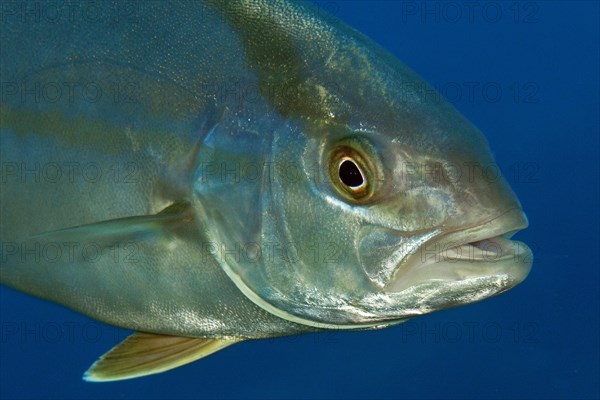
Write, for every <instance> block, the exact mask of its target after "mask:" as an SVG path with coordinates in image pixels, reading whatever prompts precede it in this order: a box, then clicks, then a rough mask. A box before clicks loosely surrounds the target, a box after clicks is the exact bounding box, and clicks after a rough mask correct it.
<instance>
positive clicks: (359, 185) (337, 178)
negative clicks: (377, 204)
mask: <svg viewBox="0 0 600 400" xmlns="http://www.w3.org/2000/svg"><path fill="white" fill-rule="evenodd" d="M368 147H369V146H367V145H366V144H361V143H359V142H358V141H356V140H350V141H349V140H346V141H344V142H342V143H338V145H337V146H334V147H333V148H332V149H331V150H330V153H329V161H328V164H329V166H328V168H329V176H330V182H331V184H332V186H333V187H334V188H335V189H336V191H337V193H338V194H339V195H340V197H342V198H343V199H344V200H346V201H348V202H350V203H359V204H364V203H366V202H368V201H369V200H371V199H372V197H373V195H374V194H375V191H376V186H377V185H376V183H377V181H378V180H379V179H380V178H381V176H380V175H381V173H380V172H381V168H378V163H377V162H376V161H377V160H376V157H375V155H374V152H373V150H372V149H367V148H368Z"/></svg>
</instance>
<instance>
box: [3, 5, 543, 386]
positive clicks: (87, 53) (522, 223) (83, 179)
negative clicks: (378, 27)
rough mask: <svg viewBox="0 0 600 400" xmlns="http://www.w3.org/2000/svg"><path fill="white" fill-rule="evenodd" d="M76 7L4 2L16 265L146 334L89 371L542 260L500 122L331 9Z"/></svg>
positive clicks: (156, 367) (62, 298) (85, 307)
mask: <svg viewBox="0 0 600 400" xmlns="http://www.w3.org/2000/svg"><path fill="white" fill-rule="evenodd" d="M38 6H39V7H45V5H44V4H43V3H42V4H41V5H40V4H38ZM54 7H55V8H53V13H44V12H43V11H44V10H41V11H40V10H38V11H40V12H39V13H38V14H35V15H34V14H31V13H29V14H27V13H25V12H24V11H23V9H22V8H20V7H18V3H14V5H7V6H6V7H5V8H4V9H3V22H2V25H1V27H0V33H1V36H0V37H1V39H0V40H1V41H2V47H1V57H0V73H1V76H2V82H1V88H0V89H1V92H0V100H1V107H0V156H1V176H0V178H1V182H0V184H1V191H0V211H1V214H0V236H1V238H2V240H1V242H2V243H1V246H0V282H1V283H2V285H5V286H8V287H11V288H14V289H17V290H20V291H23V292H26V293H29V294H31V295H33V296H37V297H40V298H42V299H46V300H48V301H51V302H55V303H58V304H61V305H64V306H66V307H68V308H70V309H72V310H75V311H77V312H80V313H82V314H85V315H87V316H89V317H91V318H94V319H96V320H98V321H102V322H104V323H107V324H110V325H114V326H117V327H121V328H125V329H130V330H133V331H135V332H134V333H133V334H131V336H129V337H128V338H126V339H125V340H124V341H123V342H122V343H120V344H118V345H117V346H115V347H114V348H113V349H111V350H109V351H108V352H107V353H106V354H104V355H103V356H101V357H100V358H99V359H98V360H97V361H96V362H95V363H94V364H93V365H92V366H91V367H90V368H89V370H88V371H87V372H86V373H85V375H84V379H85V380H87V381H95V382H103V381H115V380H123V379H130V378H135V377H140V376H147V375H151V374H156V373H159V372H163V371H167V370H170V369H173V368H175V367H178V366H181V365H184V364H187V363H190V362H193V361H195V360H199V359H201V358H203V357H206V356H208V355H210V354H213V353H215V352H217V351H220V350H222V349H224V348H226V347H229V346H231V345H233V344H236V343H239V342H241V341H248V340H253V339H264V338H273V337H279V336H286V335H295V334H302V333H309V332H326V331H331V330H340V329H347V330H365V329H380V328H385V327H390V326H394V325H397V324H400V323H402V322H405V321H406V320H408V319H410V318H413V317H417V316H420V315H424V314H427V313H431V312H435V311H438V310H443V309H447V308H451V307H458V306H462V305H466V304H470V303H473V302H477V301H480V300H483V299H486V298H489V297H492V296H494V295H497V294H499V293H503V292H505V291H507V290H509V289H511V288H513V287H515V286H516V285H518V284H519V283H521V282H522V281H523V280H524V279H525V278H526V277H527V275H528V273H529V271H530V269H531V265H532V252H531V250H530V249H529V247H527V245H525V244H524V243H522V242H519V241H516V240H512V239H511V238H512V236H513V235H514V234H515V233H516V232H518V231H520V230H522V229H525V228H526V227H527V225H528V221H527V217H526V216H525V213H524V211H523V209H522V207H521V204H520V203H519V201H518V199H517V197H516V195H515V193H514V192H513V191H512V189H511V188H510V186H509V184H508V183H507V181H506V179H505V178H504V177H503V176H502V174H501V172H500V170H499V168H498V166H497V165H496V163H495V161H494V158H493V156H492V153H491V150H490V148H489V144H488V142H487V140H486V138H485V136H484V135H483V134H482V133H481V132H480V131H479V130H478V129H477V128H476V127H475V126H474V125H473V124H472V123H470V122H469V121H468V120H467V119H466V118H465V117H464V116H462V115H461V114H460V112H459V111H458V110H456V109H455V108H454V106H453V105H451V104H450V103H449V102H447V101H446V100H444V99H443V98H442V97H441V96H438V95H436V91H435V90H434V89H433V88H432V87H431V86H430V85H429V84H428V83H427V82H426V81H425V80H423V79H422V78H421V77H420V76H419V75H417V74H416V73H415V72H413V71H412V70H411V69H410V68H409V67H408V66H406V65H405V64H403V63H402V62H400V61H399V60H397V59H396V58H395V57H394V56H393V55H391V54H390V53H388V52H387V51H386V50H385V49H383V48H382V47H380V46H378V45H377V44H375V43H374V42H372V41H371V40H370V39H369V38H367V37H366V36H365V35H363V34H361V33H360V32H357V31H356V30H354V29H353V28H351V27H349V26H348V25H346V24H345V23H343V22H342V21H340V20H338V19H336V18H335V17H333V16H331V15H329V14H327V13H325V12H323V11H322V10H321V9H320V8H317V7H316V6H314V5H311V4H308V3H303V2H295V1H278V2H272V1H268V0H231V1H217V0H206V1H198V0H196V1H172V2H162V1H158V2H153V1H148V2H134V3H131V4H130V3H124V2H117V1H115V2H112V1H110V2H103V3H101V4H96V3H94V4H93V5H92V3H88V2H84V1H81V2H80V1H74V2H70V3H68V5H67V4H65V5H63V6H57V5H54ZM90 7H93V10H92V9H90ZM432 94H433V95H432Z"/></svg>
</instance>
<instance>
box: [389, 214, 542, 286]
mask: <svg viewBox="0 0 600 400" xmlns="http://www.w3.org/2000/svg"><path fill="white" fill-rule="evenodd" d="M527 226H528V222H527V217H526V216H525V214H524V213H523V211H522V210H521V209H520V208H519V209H511V210H509V211H507V212H505V213H503V214H501V215H500V216H497V217H495V218H493V219H490V220H488V221H486V222H484V223H482V224H478V225H477V226H473V227H469V228H463V229H460V230H454V231H442V232H441V233H440V234H438V235H436V236H434V237H433V238H431V239H430V240H428V241H427V242H426V243H424V244H423V245H422V246H421V247H420V248H419V249H418V250H417V251H416V252H415V253H413V254H411V255H410V256H408V257H406V259H405V260H404V261H403V262H402V263H401V264H400V265H399V266H398V269H397V270H396V272H395V274H394V276H393V277H392V279H391V280H390V281H389V282H388V284H387V285H386V287H385V288H384V290H385V291H386V292H388V293H395V292H402V291H404V290H407V289H411V290H414V288H416V287H418V286H421V285H423V284H427V285H430V284H431V283H434V282H435V283H439V284H440V285H441V286H445V287H449V285H452V284H460V285H462V286H464V285H465V284H468V285H469V286H473V289H474V290H476V286H477V282H483V281H485V282H487V285H488V286H489V282H492V281H493V282H496V285H497V287H496V289H497V290H495V293H493V294H497V293H500V292H503V291H506V290H508V289H510V288H512V287H514V286H516V285H517V284H519V283H520V282H522V281H523V280H524V279H525V278H526V277H527V275H528V274H529V271H530V270H531V265H532V263H533V254H532V252H531V249H530V248H529V247H528V246H527V245H526V244H524V243H523V242H520V241H516V240H511V237H512V236H513V235H514V234H515V233H516V232H518V231H520V230H522V229H525V228H526V227H527ZM494 278H496V279H494Z"/></svg>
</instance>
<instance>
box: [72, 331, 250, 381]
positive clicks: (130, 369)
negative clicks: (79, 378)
mask: <svg viewBox="0 0 600 400" xmlns="http://www.w3.org/2000/svg"><path fill="white" fill-rule="evenodd" d="M239 341H241V339H209V338H188V337H179V336H167V335H156V334H151V333H143V332H136V333H134V334H132V335H130V336H129V337H127V338H126V339H125V340H124V341H122V342H121V343H119V344H118V345H116V346H115V347H113V348H112V349H111V350H110V351H109V352H107V353H106V354H104V355H103V356H102V357H100V358H99V359H98V361H96V362H95V363H94V364H93V365H92V366H91V367H90V368H89V369H88V370H87V371H86V373H85V374H84V376H83V379H84V380H86V381H89V382H108V381H119V380H124V379H131V378H137V377H141V376H146V375H152V374H158V373H160V372H164V371H168V370H170V369H173V368H177V367H180V366H182V365H185V364H188V363H191V362H193V361H196V360H199V359H201V358H203V357H206V356H208V355H210V354H212V353H214V352H217V351H219V350H221V349H223V348H225V347H227V346H231V345H232V344H235V343H237V342H239Z"/></svg>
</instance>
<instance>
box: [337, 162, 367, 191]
mask: <svg viewBox="0 0 600 400" xmlns="http://www.w3.org/2000/svg"><path fill="white" fill-rule="evenodd" d="M339 174H340V180H341V181H342V183H343V184H344V185H346V186H350V187H357V186H360V185H362V184H363V177H362V174H361V173H360V170H359V169H358V167H357V166H356V164H354V163H353V162H352V161H350V160H346V161H344V162H342V165H340V172H339Z"/></svg>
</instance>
